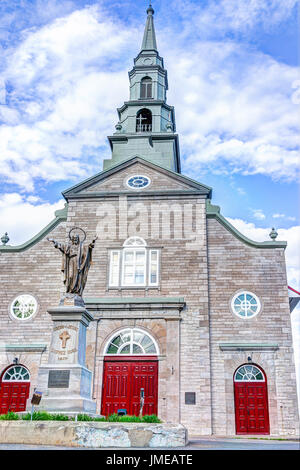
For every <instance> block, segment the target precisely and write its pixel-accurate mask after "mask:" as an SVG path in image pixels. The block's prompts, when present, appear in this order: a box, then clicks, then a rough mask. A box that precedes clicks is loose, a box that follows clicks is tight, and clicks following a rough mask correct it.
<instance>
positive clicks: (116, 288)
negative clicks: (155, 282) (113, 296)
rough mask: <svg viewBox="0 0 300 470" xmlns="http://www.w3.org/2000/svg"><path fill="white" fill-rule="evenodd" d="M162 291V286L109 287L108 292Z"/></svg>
mask: <svg viewBox="0 0 300 470" xmlns="http://www.w3.org/2000/svg"><path fill="white" fill-rule="evenodd" d="M153 289H156V290H160V286H121V287H108V288H107V290H153Z"/></svg>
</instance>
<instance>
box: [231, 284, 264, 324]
mask: <svg viewBox="0 0 300 470" xmlns="http://www.w3.org/2000/svg"><path fill="white" fill-rule="evenodd" d="M231 310H232V311H233V313H235V315H237V316H238V317H240V318H244V319H248V318H253V317H255V316H256V315H257V314H258V313H259V312H260V310H261V302H260V300H259V298H258V297H257V295H255V294H253V293H252V292H248V291H240V292H238V293H237V294H235V295H234V296H233V298H232V300H231Z"/></svg>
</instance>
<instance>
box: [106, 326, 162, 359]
mask: <svg viewBox="0 0 300 470" xmlns="http://www.w3.org/2000/svg"><path fill="white" fill-rule="evenodd" d="M105 354H137V355H142V354H143V355H144V354H151V355H153V354H158V347H157V344H156V342H155V340H154V339H153V338H152V337H151V336H150V335H149V334H148V333H146V332H145V331H143V330H140V329H139V328H127V329H125V330H122V331H119V332H118V333H116V334H115V335H114V336H113V337H112V338H111V339H110V340H109V342H108V344H107V345H106V348H105Z"/></svg>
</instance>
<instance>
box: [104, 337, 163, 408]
mask: <svg viewBox="0 0 300 470" xmlns="http://www.w3.org/2000/svg"><path fill="white" fill-rule="evenodd" d="M157 355H158V346H157V344H156V342H155V340H154V339H153V338H152V337H151V336H150V335H149V334H148V333H147V332H146V331H144V330H141V329H139V328H125V329H124V330H121V331H119V332H118V333H116V334H115V335H114V336H113V337H112V338H111V340H110V341H109V342H108V344H107V346H106V348H105V359H104V370H103V383H102V407H101V414H103V415H105V416H109V415H111V414H113V413H117V411H118V410H119V409H126V412H127V414H128V415H136V416H138V415H139V412H140V394H141V389H144V406H143V415H145V414H147V415H150V414H156V415H157V398H158V358H157Z"/></svg>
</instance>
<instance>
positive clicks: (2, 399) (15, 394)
mask: <svg viewBox="0 0 300 470" xmlns="http://www.w3.org/2000/svg"><path fill="white" fill-rule="evenodd" d="M29 388H30V382H1V383H0V414H6V413H8V412H9V411H14V412H17V411H25V410H26V402H27V399H28V397H29Z"/></svg>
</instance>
